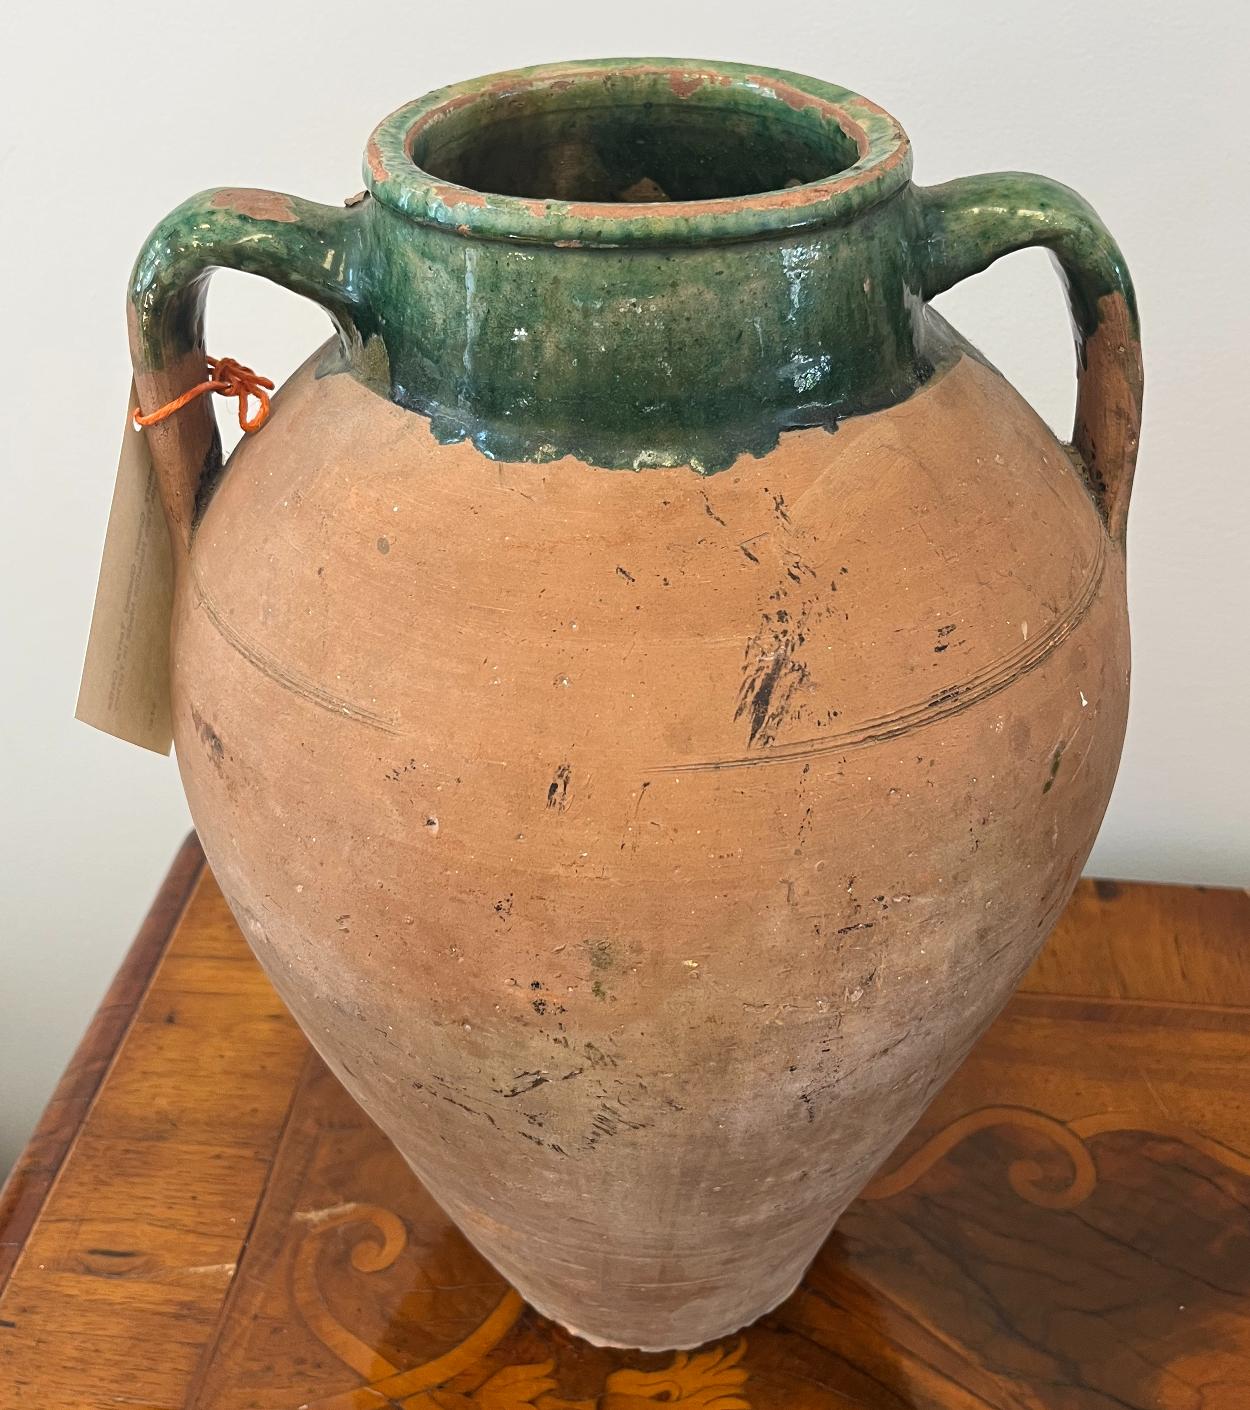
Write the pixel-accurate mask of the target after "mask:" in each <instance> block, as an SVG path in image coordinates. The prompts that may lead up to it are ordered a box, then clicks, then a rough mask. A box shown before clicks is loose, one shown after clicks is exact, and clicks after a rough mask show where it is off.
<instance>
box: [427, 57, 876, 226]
mask: <svg viewBox="0 0 1250 1410" xmlns="http://www.w3.org/2000/svg"><path fill="white" fill-rule="evenodd" d="M409 155H410V156H411V158H412V160H413V161H414V162H415V163H416V164H417V166H419V167H420V168H422V169H423V170H424V171H426V172H427V173H429V174H430V175H431V176H434V177H436V178H437V179H438V180H440V181H446V182H453V183H455V184H456V185H458V186H465V187H469V188H472V189H474V190H477V191H482V192H489V193H494V194H497V195H502V196H520V197H526V198H530V199H538V200H559V201H593V202H654V201H703V200H721V199H726V198H733V197H738V196H750V195H756V194H760V193H763V192H767V191H777V190H781V189H783V188H785V187H793V186H800V185H805V184H806V183H808V182H812V181H820V180H823V179H825V178H827V177H830V176H833V175H836V174H837V173H838V172H841V171H845V170H846V169H847V168H848V167H850V166H853V165H854V164H855V162H856V161H857V160H858V158H859V156H860V155H861V153H860V148H859V144H858V143H857V141H856V139H855V137H853V136H852V135H851V134H850V133H848V132H846V131H844V130H843V128H842V127H841V126H840V125H839V123H838V122H837V121H836V120H835V119H834V118H833V117H831V116H830V115H829V112H828V111H827V109H825V108H824V107H823V106H821V105H817V104H812V105H811V106H810V107H809V106H804V105H802V104H798V105H796V104H795V103H794V102H793V101H792V100H791V101H787V100H786V99H785V98H783V97H780V96H778V95H777V93H776V92H774V91H773V90H771V89H770V88H769V87H768V86H767V85H766V84H765V83H764V82H760V83H758V84H757V83H752V82H751V81H749V80H742V79H736V78H735V79H730V78H729V77H728V76H725V75H721V74H717V73H715V72H712V73H710V74H704V75H699V76H698V81H697V82H695V81H692V79H691V77H690V75H689V71H688V70H683V71H680V72H679V71H677V70H662V69H661V70H656V71H643V72H640V71H638V70H629V69H624V70H602V71H599V72H595V71H590V72H587V73H584V74H580V75H578V76H576V77H573V78H569V77H561V78H559V79H550V80H543V79H538V80H534V81H530V82H524V83H521V82H513V83H511V84H506V85H503V86H501V87H500V88H498V89H496V90H493V91H492V90H487V91H483V92H480V93H478V94H475V95H474V96H473V98H472V100H471V101H469V102H460V103H455V104H447V105H446V106H444V107H442V108H435V109H434V111H433V112H431V113H429V114H428V115H427V116H426V118H425V120H424V121H423V122H421V123H420V124H419V125H418V126H417V128H416V129H414V131H413V132H412V133H411V134H410V138H409Z"/></svg>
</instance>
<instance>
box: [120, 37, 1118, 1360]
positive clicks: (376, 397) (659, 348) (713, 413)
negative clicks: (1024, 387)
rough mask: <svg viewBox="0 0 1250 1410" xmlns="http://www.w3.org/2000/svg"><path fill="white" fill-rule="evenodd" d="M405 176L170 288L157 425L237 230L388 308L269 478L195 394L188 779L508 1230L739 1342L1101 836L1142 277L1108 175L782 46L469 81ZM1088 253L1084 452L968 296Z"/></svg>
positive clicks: (1081, 309)
mask: <svg viewBox="0 0 1250 1410" xmlns="http://www.w3.org/2000/svg"><path fill="white" fill-rule="evenodd" d="M727 138H728V139H732V140H726V139H727ZM366 174H367V178H368V181H369V186H370V194H369V195H368V196H367V197H366V198H365V199H364V200H363V201H358V202H356V203H354V204H351V205H349V206H347V207H346V208H345V209H344V210H342V211H331V210H326V209H324V208H322V207H316V206H313V205H310V204H309V203H306V202H302V201H298V200H296V199H295V198H293V197H282V196H275V195H272V194H268V193H261V192H253V191H241V190H225V191H219V192H209V193H206V194H205V195H203V196H201V197H197V198H194V200H193V201H191V202H188V203H187V205H186V206H185V207H183V208H181V209H180V210H179V211H178V212H175V213H174V215H172V216H171V217H170V218H169V219H168V220H167V221H166V222H164V223H163V224H162V226H161V227H159V228H158V230H157V231H156V232H155V233H154V235H153V237H152V240H151V241H150V242H149V244H148V246H147V247H146V249H145V251H144V253H143V255H142V256H141V257H140V261H139V264H138V267H137V270H136V275H135V282H134V288H133V317H132V329H133V337H134V347H135V355H136V367H137V372H138V378H139V387H140V394H141V399H142V402H143V405H144V407H145V409H150V408H152V407H154V406H156V405H158V404H160V403H162V402H165V401H168V400H169V399H170V398H171V397H172V396H174V395H176V394H177V393H178V392H180V391H182V390H184V389H185V388H186V387H187V386H188V385H190V384H191V383H192V382H194V381H196V380H199V378H200V377H201V376H202V366H203V349H202V344H201V342H200V330H199V311H200V306H201V302H202V299H201V288H202V274H203V272H204V271H205V270H206V269H207V268H208V267H211V266H212V265H215V264H232V265H236V266H239V267H243V268H248V269H252V270H255V271H257V272H261V273H264V274H267V275H269V276H271V277H273V278H276V279H279V280H281V281H282V282H284V283H286V284H287V285H289V286H290V287H292V288H294V289H296V290H298V291H300V292H302V293H305V294H308V295H310V296H312V297H314V298H316V299H318V301H319V302H321V303H322V304H323V305H324V306H325V307H326V308H327V310H328V311H329V312H330V314H331V316H332V318H333V320H334V323H335V328H336V336H335V338H334V339H333V340H332V342H331V343H330V344H327V346H326V347H325V348H324V349H322V350H321V352H320V353H318V354H316V355H314V357H313V358H311V359H310V360H309V362H308V363H307V364H306V365H305V366H304V367H303V368H302V369H301V370H300V371H299V372H298V373H297V374H296V375H295V376H294V377H293V378H292V379H291V381H290V382H289V383H288V384H287V386H286V387H285V388H284V389H283V390H282V392H281V393H280V394H279V395H278V397H277V399H276V401H275V405H274V410H273V414H272V416H271V418H270V420H269V422H268V424H267V425H266V426H265V427H264V429H263V430H262V431H261V432H259V433H258V434H256V435H254V436H251V437H248V438H247V439H245V441H244V442H243V443H242V444H241V446H240V447H239V449H238V450H237V451H236V453H235V455H234V456H233V457H232V459H231V461H230V464H229V466H228V467H227V469H226V470H225V472H224V473H222V472H221V470H220V458H219V456H218V455H217V453H216V449H215V447H216V439H215V432H214V429H213V426H212V422H211V417H210V416H209V414H208V412H207V411H206V410H205V408H204V404H203V402H202V401H200V402H194V403H192V404H190V405H189V406H188V407H186V408H185V409H184V410H183V411H181V412H179V413H178V414H177V415H176V416H173V417H170V418H169V419H168V420H166V421H165V422H163V423H161V424H160V425H159V426H156V427H153V428H152V429H151V430H150V431H149V432H148V434H149V436H150V438H151V441H152V449H153V455H154V458H155V460H156V463H157V468H158V473H159V476H160V479H161V484H162V492H163V495H164V501H165V506H166V510H167V513H168V516H169V519H170V524H171V530H172V533H173V537H174V543H175V556H176V559H177V563H178V584H177V601H176V611H175V626H174V632H175V651H174V662H175V664H174V682H173V686H174V709H175V720H176V734H177V748H178V757H179V764H180V767H181V770H182V774H183V778H184V781H185V785H186V789H187V794H188V797H189V799H190V802H191V807H192V811H193V814H194V817H195V820H196V824H197V827H198V828H199V830H200V833H201V836H202V838H203V842H204V845H205V848H206V851H207V853H208V855H209V858H210V860H211V862H212V865H213V867H214V870H215V872H216V874H217V876H218V879H219V880H220V882H221V885H222V888H223V890H224V891H225V893H226V895H227V896H228V897H229V899H230V901H231V904H232V906H233V907H234V910H235V913H236V915H237V916H238V918H239V921H240V923H241V925H242V928H243V930H244V933H245V934H246V936H247V938H248V939H249V941H250V942H251V944H252V946H253V947H254V949H255V950H256V953H257V955H258V956H259V958H260V960H261V961H262V963H263V964H264V965H265V968H266V969H267V971H268V973H269V974H270V976H271V977H272V978H273V980H274V982H275V984H276V986H277V988H278V990H279V992H280V993H281V995H282V997H283V998H284V999H285V1001H286V1002H287V1003H288V1004H289V1006H290V1007H291V1009H292V1011H293V1012H294V1014H295V1015H296V1017H297V1018H298V1020H299V1021H300V1023H301V1024H302V1025H303V1027H304V1028H305V1030H306V1031H307V1033H308V1034H309V1036H310V1038H311V1039H312V1041H313V1042H314V1043H315V1044H316V1046H317V1048H318V1049H319V1051H320V1052H321V1053H322V1054H323V1056H324V1057H325V1058H326V1060H327V1061H328V1062H329V1063H330V1065H331V1067H332V1068H333V1069H334V1071H335V1072H336V1073H337V1075H338V1076H339V1077H340V1078H341V1079H342V1081H343V1082H344V1083H345V1085H346V1086H347V1087H348V1089H349V1090H350V1091H351V1092H352V1093H353V1094H354V1096H355V1097H356V1098H357V1099H358V1100H359V1101H360V1102H361V1104H362V1105H363V1106H364V1107H365V1108H366V1110H367V1111H369V1112H370V1114H371V1115H372V1116H373V1117H374V1118H375V1119H376V1120H377V1121H378V1123H379V1124H380V1125H381V1127H382V1128H383V1129H384V1130H385V1131H386V1132H387V1133H388V1135H389V1136H390V1137H391V1138H392V1140H394V1142H395V1143H396V1145H397V1146H398V1147H399V1148H400V1150H401V1151H402V1152H403V1154H404V1155H405V1157H406V1158H407V1159H408V1160H409V1161H410V1163H411V1164H412V1166H413V1168H414V1169H415V1170H416V1171H417V1172H418V1174H419V1175H420V1177H421V1178H422V1180H423V1181H425V1183H426V1184H427V1186H428V1187H429V1188H430V1190H431V1191H432V1192H433V1193H434V1195H435V1196H436V1197H437V1198H438V1199H439V1200H440V1202H441V1203H442V1204H443V1205H444V1206H445V1208H446V1209H447V1210H448V1212H449V1213H450V1214H451V1215H452V1216H453V1217H454V1218H455V1219H456V1221H457V1222H458V1223H459V1225H460V1226H461V1228H462V1229H463V1230H464V1231H465V1233H466V1234H467V1235H468V1237H469V1238H470V1239H472V1240H473V1242H474V1243H475V1244H476V1245H477V1246H478V1247H479V1248H480V1249H481V1250H482V1251H483V1252H484V1253H485V1254H486V1255H487V1256H488V1257H489V1258H490V1259H491V1260H492V1261H493V1262H494V1263H495V1264H496V1265H497V1266H498V1267H499V1268H500V1269H501V1270H502V1271H503V1272H504V1273H505V1274H506V1275H507V1276H508V1277H509V1278H510V1279H511V1280H512V1281H513V1282H514V1283H515V1285H516V1286H517V1288H518V1289H519V1290H520V1291H521V1293H522V1294H523V1295H524V1296H525V1297H526V1298H528V1299H529V1300H530V1301H532V1303H533V1304H534V1305H535V1306H536V1307H537V1308H538V1309H539V1310H541V1311H542V1312H544V1313H547V1314H548V1315H550V1316H552V1317H554V1318H557V1319H559V1320H560V1321H561V1322H563V1323H565V1324H566V1325H567V1326H569V1327H570V1328H572V1329H573V1330H575V1331H578V1332H579V1333H581V1334H582V1335H585V1336H587V1337H589V1338H591V1339H592V1340H598V1341H602V1342H609V1343H616V1344H622V1345H628V1346H640V1347H646V1348H654V1349H658V1348H669V1347H677V1346H689V1345H692V1344H695V1343H698V1342H700V1341H703V1340H706V1339H709V1338H712V1337H715V1336H719V1335H722V1334H725V1333H728V1332H730V1331H732V1330H734V1329H735V1328H737V1327H739V1326H741V1325H743V1324H744V1323H746V1322H747V1321H749V1320H751V1319H753V1318H755V1317H756V1316H758V1315H760V1314H761V1313H762V1312H764V1311H765V1310H767V1309H768V1308H770V1307H771V1306H773V1305H775V1304H776V1303H777V1302H778V1301H779V1300H780V1299H782V1298H784V1297H785V1296H786V1295H787V1294H788V1293H789V1292H790V1291H791V1289H792V1288H793V1287H794V1286H795V1284H796V1282H797V1280H798V1279H799V1278H800V1277H801V1275H802V1273H803V1271H804V1269H805V1267H806V1264H807V1262H808V1261H809V1260H810V1258H811V1257H812V1256H813V1254H814V1253H815V1251H816V1249H817V1248H818V1246H819V1245H820V1243H821V1241H822V1240H823V1238H824V1237H825V1235H826V1234H827V1232H828V1230H829V1228H830V1226H831V1224H832V1223H833V1221H834V1220H835V1219H836V1217H837V1215H838V1214H839V1213H840V1212H841V1210H842V1209H843V1208H844V1207H845V1206H846V1204H847V1203H848V1202H849V1201H850V1200H851V1199H852V1198H853V1197H854V1195H855V1194H856V1192H857V1191H858V1190H859V1189H860V1188H861V1187H862V1185H863V1184H864V1183H865V1182H866V1180H867V1179H868V1178H869V1176H870V1175H871V1174H872V1172H873V1170H874V1168H875V1167H876V1166H877V1165H878V1164H879V1163H880V1162H881V1161H882V1160H883V1159H884V1157H885V1156H886V1155H887V1154H888V1153H889V1151H890V1150H891V1148H892V1147H893V1145H894V1144H895V1143H896V1142H897V1141H898V1139H899V1138H900V1137H901V1136H902V1135H903V1134H904V1132H905V1131H906V1130H907V1128H908V1126H909V1125H910V1124H911V1123H912V1122H913V1121H914V1120H915V1119H916V1117H917V1116H918V1114H919V1113H920V1111H921V1110H922V1108H923V1106H924V1104H925V1102H926V1101H927V1099H928V1098H929V1097H930V1096H931V1095H932V1094H933V1093H934V1092H935V1091H936V1090H937V1088H938V1087H939V1086H940V1084H941V1083H942V1082H943V1080H944V1079H945V1078H946V1077H947V1076H948V1075H949V1073H950V1072H951V1071H952V1069H953V1068H954V1066H955V1065H956V1064H957V1063H958V1062H959V1060H960V1058H961V1057H962V1056H963V1054H964V1053H965V1052H966V1051H967V1048H968V1047H969V1045H970V1044H971V1043H972V1041H973V1040H974V1039H975V1038H976V1036H977V1035H978V1034H979V1033H980V1032H981V1031H982V1029H983V1028H984V1027H985V1025H986V1024H987V1023H988V1022H989V1020H990V1019H991V1018H992V1017H993V1015H994V1014H995V1013H996V1012H997V1010H998V1009H999V1008H1000V1006H1001V1005H1002V1003H1003V1002H1004V1001H1005V999H1006V998H1007V996H1008V994H1009V993H1010V991H1011V989H1012V987H1013V986H1014V984H1015V983H1016V982H1017V980H1018V978H1019V977H1020V975H1021V974H1022V972H1023V971H1024V969H1025V968H1026V967H1027V966H1028V964H1029V963H1030V961H1031V960H1032V958H1033V957H1034V955H1035V954H1036V952H1037V949H1038V947H1039V946H1040V944H1041V943H1042V941H1043V940H1044V938H1045V936H1046V934H1047V931H1048V929H1049V927H1050V925H1051V923H1052V922H1053V921H1054V919H1055V918H1056V916H1057V915H1058V913H1059V911H1060V909H1061V908H1062V906H1063V904H1064V902H1065V900H1066V899H1067V897H1068V894H1069V892H1070V890H1071V888H1072V886H1073V884H1074V882H1075V880H1076V878H1077V876H1078V874H1079V872H1080V869H1081V866H1082V864H1083V862H1084V859H1085V857H1086V855H1087V853H1088V850H1089V848H1090V846H1091V844H1092V841H1093V838H1094V835H1095V832H1096V830H1097V827H1098V824H1099V821H1100V819H1101V816H1102V813H1103V810H1104V808H1105V806H1106V802H1107V799H1108V796H1109V793H1110V789H1111V786H1112V782H1113V778H1114V775H1115V770H1116V766H1117V762H1118V757H1119V751H1120V745H1121V740H1122V735H1123V729H1124V720H1125V710H1126V704H1127V682H1128V637H1127V621H1126V613H1125V600H1124V559H1123V527H1124V515H1125V511H1126V508H1127V499H1128V491H1129V481H1130V478H1131V471H1132V462H1133V457H1134V451H1135V444H1136V428H1137V424H1138V419H1139V414H1140V385H1141V383H1140V363H1139V360H1138V352H1137V335H1136V324H1135V312H1134V309H1133V303H1132V291H1131V286H1130V285H1129V283H1128V278H1127V275H1126V273H1125V271H1124V269H1123V265H1122V262H1121V260H1120V258H1119V254H1118V251H1117V250H1116V249H1115V246H1114V244H1113V243H1112V242H1111V240H1110V238H1109V237H1108V236H1107V234H1106V232H1105V231H1104V230H1103V229H1102V227H1101V225H1100V224H1099V223H1098V221H1097V219H1096V217H1094V215H1093V213H1092V212H1091V211H1090V210H1089V208H1088V207H1087V206H1085V205H1084V203H1083V202H1081V201H1080V200H1079V198H1077V197H1075V196H1073V195H1072V193H1071V192H1068V191H1066V190H1064V188H1062V187H1057V186H1055V185H1053V184H1052V183H1048V182H1046V181H1044V180H1043V179H1042V178H1037V177H1023V176H1015V175H1006V176H996V177H982V178H970V179H969V180H967V181H966V182H955V183H952V184H951V185H950V186H948V187H945V188H937V189H935V190H931V191H924V190H918V189H916V188H914V187H912V186H911V185H910V184H909V183H908V160H907V146H906V139H905V138H904V137H903V135H902V133H901V131H900V130H899V129H898V128H897V126H896V125H895V124H894V123H893V121H892V120H891V119H889V118H888V117H886V116H885V115H884V114H882V113H880V111H879V110H878V109H875V108H873V107H872V105H870V104H867V103H866V102H864V100H862V99H859V98H857V97H855V95H853V94H849V93H846V92H845V91H844V90H841V89H836V88H833V87H831V86H829V85H825V84H821V83H817V82H815V81H813V80H806V79H800V78H797V77H795V76H793V75H778V74H760V73H759V72H758V71H754V70H748V69H740V68H737V67H735V66H732V65H716V66H712V65H705V64H694V63H685V62H682V63H678V62H673V61H629V62H621V63H607V64H581V65H563V66H560V67H558V68H553V69H545V70H534V71H525V72H521V73H518V74H515V75H507V76H504V77H503V78H502V79H498V80H487V81H482V82H479V83H477V84H470V85H462V86H460V87H459V88H455V89H450V90H444V91H443V92H441V93H438V94H435V95H432V96H431V97H430V98H429V99H426V100H423V101H422V102H421V103H418V104H414V105H412V107H410V108H408V109H404V110H401V111H400V112H399V113H397V114H395V115H394V116H393V117H392V118H390V119H388V120H387V121H386V122H385V123H383V125H382V127H381V128H379V130H378V132H377V133H376V134H375V136H374V139H373V141H372V142H371V144H370V148H369V153H368V157H367V165H366ZM794 182H797V183H798V184H793V183H794ZM640 183H641V184H640ZM761 192H762V193H764V194H757V193H761ZM659 197H662V198H663V199H658V198H659ZM1036 243H1043V244H1047V245H1049V246H1050V247H1051V248H1053V249H1054V250H1055V251H1056V253H1057V255H1058V257H1059V259H1060V261H1061V263H1062V265H1063V267H1064V269H1065V272H1066V274H1067V277H1068V281H1069V285H1070V291H1071V298H1072V304H1073V311H1074V315H1075V318H1076V322H1077V327H1078V335H1079V338H1080V350H1081V364H1080V393H1079V398H1078V420H1077V432H1076V435H1075V437H1074V440H1075V443H1076V450H1075V451H1072V450H1070V449H1068V448H1065V447H1064V446H1062V445H1061V444H1060V443H1059V442H1058V441H1057V440H1056V438H1055V437H1054V436H1053V435H1052V434H1051V432H1050V431H1049V430H1048V429H1047V428H1046V427H1045V426H1044V425H1043V423H1042V422H1041V421H1040V420H1039V419H1038V417H1037V416H1036V415H1035V414H1034V413H1033V412H1032V411H1031V410H1030V409H1029V407H1028V406H1027V405H1026V404H1025V403H1024V402H1023V401H1022V400H1021V399H1020V397H1019V396H1018V395H1017V394H1016V393H1015V392H1014V391H1013V390H1012V389H1011V387H1010V386H1009V385H1008V384H1007V383H1006V382H1004V380H1003V379H1002V378H1001V377H1000V376H999V374H998V373H997V372H995V371H994V370H993V369H992V368H990V367H988V366H987V365H986V364H985V363H984V362H983V361H982V360H981V359H980V358H979V357H978V356H977V355H976V354H975V353H974V352H973V351H972V350H971V349H969V348H968V347H967V346H966V345H965V344H963V343H962V342H961V340H960V339H959V338H958V336H957V335H956V334H954V333H953V332H952V331H951V330H950V329H949V328H948V327H947V326H946V325H945V324H944V323H943V322H942V321H941V319H940V318H938V317H937V315H936V314H934V313H933V312H932V311H931V310H930V309H929V308H928V306H927V300H928V299H929V298H930V297H931V296H933V295H934V294H936V293H938V292H940V291H941V290H942V289H943V288H946V287H949V285H950V284H952V283H953V282H955V281H956V280H957V279H959V278H962V277H964V276H965V275H966V274H969V273H971V272H974V271H976V270H978V269H980V268H983V267H984V266H985V265H987V264H988V263H990V262H991V261H992V260H993V259H994V258H996V257H997V256H998V255H1000V254H1002V253H1004V252H1006V251H1008V250H1010V249H1014V248H1018V247H1019V246H1021V245H1025V244H1036Z"/></svg>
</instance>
